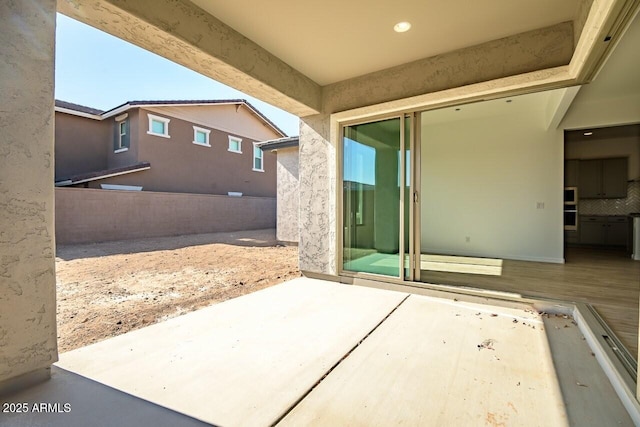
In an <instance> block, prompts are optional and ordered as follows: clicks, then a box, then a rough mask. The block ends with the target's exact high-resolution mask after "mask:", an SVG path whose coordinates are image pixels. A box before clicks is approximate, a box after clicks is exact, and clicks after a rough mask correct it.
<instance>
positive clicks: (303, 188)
mask: <svg viewBox="0 0 640 427" xmlns="http://www.w3.org/2000/svg"><path fill="white" fill-rule="evenodd" d="M299 173H300V225H299V227H300V242H299V253H300V269H301V270H302V271H308V272H314V273H323V274H332V275H335V274H337V271H336V261H335V258H336V249H337V246H336V200H337V199H336V149H335V147H334V146H333V144H332V143H331V138H330V120H329V115H325V114H323V115H315V116H309V117H304V118H302V119H300V171H299Z"/></svg>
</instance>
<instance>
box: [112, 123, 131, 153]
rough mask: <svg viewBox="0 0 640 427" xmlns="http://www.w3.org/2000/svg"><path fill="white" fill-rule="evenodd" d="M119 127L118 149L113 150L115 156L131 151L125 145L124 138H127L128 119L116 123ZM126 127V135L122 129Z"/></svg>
mask: <svg viewBox="0 0 640 427" xmlns="http://www.w3.org/2000/svg"><path fill="white" fill-rule="evenodd" d="M116 124H117V125H118V148H116V149H115V150H113V153H114V154H118V153H124V152H125V151H129V147H128V146H126V145H124V144H123V142H124V141H123V140H124V138H126V136H127V118H126V117H125V118H123V119H122V120H118V121H116ZM123 126H124V133H122V127H123Z"/></svg>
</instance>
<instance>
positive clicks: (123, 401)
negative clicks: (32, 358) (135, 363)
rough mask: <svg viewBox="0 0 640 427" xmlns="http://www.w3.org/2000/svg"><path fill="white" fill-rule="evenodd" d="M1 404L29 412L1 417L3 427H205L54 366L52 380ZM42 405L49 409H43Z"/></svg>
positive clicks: (181, 415)
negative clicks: (9, 404)
mask: <svg viewBox="0 0 640 427" xmlns="http://www.w3.org/2000/svg"><path fill="white" fill-rule="evenodd" d="M0 403H14V404H15V403H18V404H20V403H27V404H28V406H29V409H28V411H27V412H26V413H25V412H11V411H9V412H3V413H0V426H2V427H36V426H37V427H41V426H46V427H81V426H82V427H84V426H91V427H113V426H139V427H178V426H179V427H205V426H209V425H210V424H207V423H203V422H202V421H198V420H196V419H194V418H191V417H188V416H186V415H183V414H179V413H177V412H174V411H171V410H169V409H167V408H163V407H162V406H158V405H154V404H153V403H150V402H147V401H145V400H142V399H139V398H136V397H134V396H131V395H130V394H127V393H123V392H121V391H118V390H115V389H113V388H111V387H107V386H105V385H103V384H100V383H98V382H95V381H92V380H90V379H88V378H85V377H82V376H80V375H77V374H74V373H73V372H69V371H65V370H64V369H61V368H58V367H56V366H53V367H52V368H51V379H50V380H49V381H45V382H43V383H40V384H38V385H36V386H33V387H30V388H28V389H25V390H22V391H21V392H19V393H16V394H14V395H12V396H10V397H8V396H7V397H0ZM41 404H46V405H49V406H46V407H44V408H43V409H44V411H42V410H40V409H36V410H34V405H35V408H40V405H41Z"/></svg>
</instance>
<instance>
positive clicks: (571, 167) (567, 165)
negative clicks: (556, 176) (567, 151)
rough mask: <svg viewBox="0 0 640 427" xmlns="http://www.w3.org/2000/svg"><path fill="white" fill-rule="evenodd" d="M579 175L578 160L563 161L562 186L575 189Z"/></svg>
mask: <svg viewBox="0 0 640 427" xmlns="http://www.w3.org/2000/svg"><path fill="white" fill-rule="evenodd" d="M579 173H580V160H565V162H564V186H565V187H577V186H578V184H579V182H578V177H579V176H580V175H579Z"/></svg>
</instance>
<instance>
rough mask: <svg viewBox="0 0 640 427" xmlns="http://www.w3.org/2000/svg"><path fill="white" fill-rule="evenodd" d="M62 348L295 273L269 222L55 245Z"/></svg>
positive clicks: (294, 252) (293, 253)
mask: <svg viewBox="0 0 640 427" xmlns="http://www.w3.org/2000/svg"><path fill="white" fill-rule="evenodd" d="M56 270H57V273H56V275H57V301H58V316H57V319H58V346H59V351H60V352H65V351H69V350H73V349H75V348H78V347H83V346H85V345H88V344H91V343H94V342H97V341H101V340H103V339H106V338H109V337H113V336H116V335H120V334H123V333H125V332H128V331H131V330H134V329H138V328H142V327H144V326H148V325H150V324H153V323H156V322H160V321H163V320H166V319H169V318H171V317H174V316H178V315H180V314H184V313H187V312H190V311H193V310H196V309H198V308H201V307H205V306H208V305H211V304H215V303H217V302H221V301H225V300H227V299H230V298H235V297H237V296H240V295H244V294H247V293H251V292H254V291H257V290H259V289H263V288H266V287H268V286H272V285H275V284H277V283H281V282H284V281H286V280H290V279H293V278H295V277H298V276H300V271H299V270H298V249H297V248H296V247H285V246H280V245H277V244H276V241H275V231H274V230H257V231H256V230H254V231H243V232H234V233H215V234H198V235H192V236H178V237H163V238H153V239H139V240H131V241H119V242H107V243H94V244H84V245H72V246H59V247H58V248H57V257H56Z"/></svg>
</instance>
